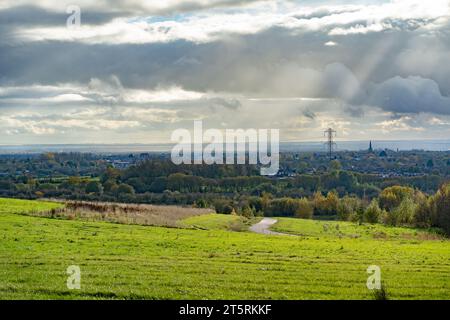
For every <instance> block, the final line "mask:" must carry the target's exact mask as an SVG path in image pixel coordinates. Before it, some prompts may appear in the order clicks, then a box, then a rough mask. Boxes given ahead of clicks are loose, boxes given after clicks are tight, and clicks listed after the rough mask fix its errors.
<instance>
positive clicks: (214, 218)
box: [180, 213, 261, 231]
mask: <svg viewBox="0 0 450 320" xmlns="http://www.w3.org/2000/svg"><path fill="white" fill-rule="evenodd" d="M260 219H261V218H252V219H247V218H244V217H241V216H237V215H230V214H216V213H213V214H205V215H200V216H194V217H189V218H187V219H184V220H182V221H181V223H180V225H181V226H183V227H186V228H197V229H205V230H229V231H247V229H248V227H249V226H250V225H252V224H253V223H257V222H258V221H259V220H260Z"/></svg>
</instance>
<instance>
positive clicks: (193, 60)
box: [0, 0, 450, 145]
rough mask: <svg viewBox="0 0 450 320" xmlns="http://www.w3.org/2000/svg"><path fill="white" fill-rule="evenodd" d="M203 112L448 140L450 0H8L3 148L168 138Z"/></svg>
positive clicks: (236, 120) (0, 100)
mask: <svg viewBox="0 0 450 320" xmlns="http://www.w3.org/2000/svg"><path fill="white" fill-rule="evenodd" d="M71 5H76V6H78V7H79V8H80V12H81V16H80V25H79V26H71V27H68V26H67V19H68V18H69V17H70V16H71V14H72V12H71V11H70V10H69V11H68V8H70V6H71ZM71 21H73V20H71ZM194 120H202V121H203V127H204V128H205V129H207V128H216V129H221V130H222V129H223V130H225V129H237V128H243V129H249V128H254V129H264V128H273V129H279V130H280V137H281V140H282V141H318V140H322V139H323V130H324V129H326V128H328V127H332V128H334V129H335V130H336V131H337V137H338V139H342V140H391V139H392V140H402V139H407V140H416V139H448V138H449V137H450V0H430V1H422V0H385V1H383V0H372V1H370V0H367V1H356V0H354V1H351V0H335V1H331V0H330V1H325V0H314V1H313V0H305V1H301V0H285V1H263V0H189V1H180V0H167V1H159V0H158V1H157V0H154V1H153V0H150V1H138V0H128V1H119V0H97V1H87V0H70V1H69V0H59V1H56V0H33V1H31V0H2V1H1V2H0V144H1V145H9V144H75V143H76V144H78V143H94V144H95V143H98V144H101V143H107V144H114V143H166V142H170V137H171V133H172V132H173V130H175V129H179V128H186V129H189V130H192V129H193V122H194Z"/></svg>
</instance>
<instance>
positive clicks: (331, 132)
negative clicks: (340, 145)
mask: <svg viewBox="0 0 450 320" xmlns="http://www.w3.org/2000/svg"><path fill="white" fill-rule="evenodd" d="M324 135H325V136H326V137H327V142H325V145H326V146H327V148H328V154H329V156H330V160H333V148H334V147H335V146H336V143H335V142H334V141H333V138H334V137H335V136H336V131H335V130H333V129H331V128H328V129H327V130H325V131H324Z"/></svg>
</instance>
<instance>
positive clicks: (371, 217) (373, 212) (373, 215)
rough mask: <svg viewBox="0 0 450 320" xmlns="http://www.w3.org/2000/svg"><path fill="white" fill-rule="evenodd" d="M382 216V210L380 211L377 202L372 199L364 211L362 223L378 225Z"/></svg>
mask: <svg viewBox="0 0 450 320" xmlns="http://www.w3.org/2000/svg"><path fill="white" fill-rule="evenodd" d="M382 216H383V210H381V209H380V206H379V205H378V201H377V200H376V199H373V200H372V202H371V203H370V205H369V206H368V207H367V209H366V211H364V221H365V222H368V223H378V222H380V220H381V217H382Z"/></svg>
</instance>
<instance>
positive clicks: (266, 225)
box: [249, 218, 289, 236]
mask: <svg viewBox="0 0 450 320" xmlns="http://www.w3.org/2000/svg"><path fill="white" fill-rule="evenodd" d="M277 221H278V220H277V219H272V218H264V219H262V220H261V221H260V222H258V223H257V224H254V225H252V226H251V227H250V228H249V230H250V231H252V232H256V233H260V234H270V235H278V236H289V234H286V233H280V232H275V231H271V230H270V227H271V226H273V225H274V224H275V223H277Z"/></svg>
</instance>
